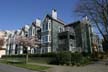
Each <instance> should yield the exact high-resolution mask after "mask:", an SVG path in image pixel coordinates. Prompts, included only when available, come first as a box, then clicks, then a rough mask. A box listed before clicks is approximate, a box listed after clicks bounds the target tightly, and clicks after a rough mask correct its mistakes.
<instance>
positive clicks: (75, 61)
mask: <svg viewBox="0 0 108 72" xmlns="http://www.w3.org/2000/svg"><path fill="white" fill-rule="evenodd" d="M5 57H7V58H15V59H16V60H18V59H21V58H22V60H23V58H24V57H25V55H8V56H6V55H4V56H3V58H5ZM29 57H30V58H29V59H30V61H31V62H42V61H43V62H44V61H45V62H46V63H49V64H56V65H59V64H61V65H64V64H66V65H70V64H72V65H77V66H80V65H85V64H88V63H89V62H90V61H91V59H90V56H89V55H86V53H78V52H75V53H71V52H69V51H63V52H58V53H45V54H30V55H29ZM17 58H18V59H17Z"/></svg>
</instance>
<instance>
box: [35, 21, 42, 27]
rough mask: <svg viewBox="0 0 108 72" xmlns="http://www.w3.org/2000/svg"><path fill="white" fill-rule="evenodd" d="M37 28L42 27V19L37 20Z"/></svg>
mask: <svg viewBox="0 0 108 72" xmlns="http://www.w3.org/2000/svg"><path fill="white" fill-rule="evenodd" d="M36 26H39V27H40V26H41V20H40V19H36Z"/></svg>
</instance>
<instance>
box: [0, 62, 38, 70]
mask: <svg viewBox="0 0 108 72" xmlns="http://www.w3.org/2000/svg"><path fill="white" fill-rule="evenodd" d="M0 72H38V71H32V70H28V69H24V68H19V67H15V66H11V65H7V64H0Z"/></svg>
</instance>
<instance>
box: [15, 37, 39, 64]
mask: <svg viewBox="0 0 108 72" xmlns="http://www.w3.org/2000/svg"><path fill="white" fill-rule="evenodd" d="M15 42H16V44H18V45H21V46H23V48H25V49H26V63H27V62H28V54H29V52H28V47H30V48H35V47H38V46H39V44H40V41H39V40H38V38H37V36H34V37H24V36H16V38H15Z"/></svg>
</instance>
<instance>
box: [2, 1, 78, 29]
mask: <svg viewBox="0 0 108 72" xmlns="http://www.w3.org/2000/svg"><path fill="white" fill-rule="evenodd" d="M78 1H79V0H0V30H17V29H19V28H21V27H23V26H24V25H26V24H31V23H32V22H33V21H34V20H35V19H36V18H40V19H41V20H43V18H44V17H45V15H46V14H48V13H51V10H52V9H56V10H57V13H58V17H59V18H60V19H62V20H63V21H64V22H65V23H70V22H74V21H77V20H79V19H80V18H79V17H78V16H77V14H76V13H75V12H74V9H75V6H76V5H77V3H78Z"/></svg>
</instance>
